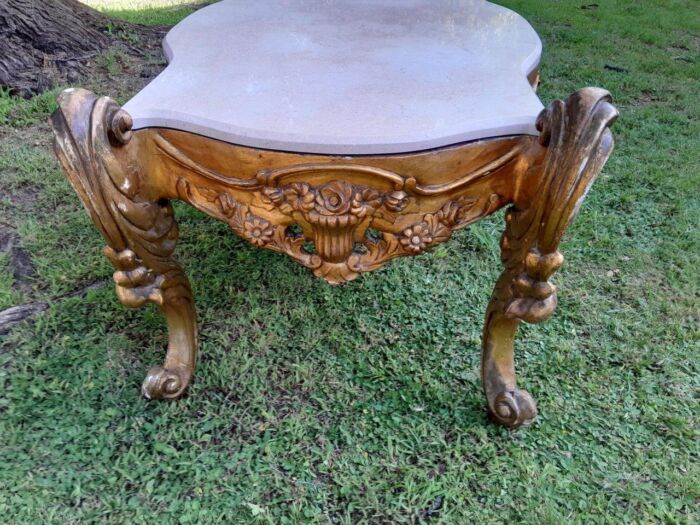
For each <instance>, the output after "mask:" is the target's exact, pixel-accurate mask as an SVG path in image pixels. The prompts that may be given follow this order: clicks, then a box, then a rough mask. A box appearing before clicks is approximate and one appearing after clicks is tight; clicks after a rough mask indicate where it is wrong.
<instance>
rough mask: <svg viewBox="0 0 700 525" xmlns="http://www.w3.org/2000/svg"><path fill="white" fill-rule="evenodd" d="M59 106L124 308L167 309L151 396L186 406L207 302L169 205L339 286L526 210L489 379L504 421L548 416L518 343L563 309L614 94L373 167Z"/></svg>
mask: <svg viewBox="0 0 700 525" xmlns="http://www.w3.org/2000/svg"><path fill="white" fill-rule="evenodd" d="M533 81H534V79H533ZM59 104H60V108H59V110H58V111H57V112H56V114H55V115H54V117H53V123H54V129H55V132H56V137H57V142H56V143H57V147H56V151H57V153H58V156H59V158H60V159H61V163H62V165H63V167H64V170H65V171H66V174H67V176H68V178H69V180H70V181H71V183H72V184H73V186H74V187H75V189H76V191H77V193H78V195H79V196H80V198H81V200H82V201H83V203H84V204H85V206H86V208H87V209H88V212H89V213H90V215H91V217H92V219H93V221H94V222H95V224H96V225H97V227H98V228H99V229H100V231H101V232H102V235H103V237H104V238H105V240H106V241H107V244H108V247H107V249H106V254H107V256H108V257H109V258H110V260H111V261H112V263H113V264H114V266H115V268H116V270H117V271H116V273H115V276H114V278H115V281H116V283H117V294H118V296H119V298H120V300H121V301H122V302H123V303H124V304H126V305H127V306H140V305H141V304H144V303H146V302H154V303H156V304H159V305H160V306H161V308H162V309H163V311H164V313H165V315H166V317H167V318H168V322H169V329H170V346H169V349H168V354H167V357H166V362H165V365H164V367H156V368H155V369H154V370H152V372H151V373H150V374H149V377H148V378H147V379H146V382H145V383H144V392H145V394H146V395H147V396H149V397H177V396H179V395H181V394H182V392H183V391H184V389H185V388H186V386H187V383H188V382H189V380H190V378H191V375H192V371H193V369H194V365H195V359H196V349H197V346H196V324H195V321H194V306H193V299H192V294H191V290H190V287H189V283H188V281H187V279H186V277H185V275H184V273H183V272H182V269H181V268H180V267H179V266H178V265H177V263H176V262H175V261H174V259H173V258H172V253H173V250H174V247H175V240H176V238H177V228H176V225H175V222H174V218H173V215H172V208H171V207H170V205H169V204H168V202H169V200H170V199H180V200H182V201H185V202H187V203H189V204H190V205H192V206H194V207H196V208H198V209H200V210H202V211H203V212H205V213H207V214H208V215H210V216H212V217H214V218H216V219H219V220H222V221H224V222H226V223H227V224H228V225H229V227H230V228H231V230H232V231H233V232H234V233H236V234H237V235H239V236H241V237H242V238H244V239H246V240H248V241H249V242H250V243H252V244H254V245H256V246H259V247H262V248H266V249H270V250H274V251H277V252H281V253H285V254H287V255H288V256H290V257H291V258H292V259H294V260H296V261H297V262H299V263H301V264H303V265H304V266H306V267H308V268H310V269H311V270H312V271H313V272H314V273H315V274H316V275H317V276H319V277H321V278H323V279H325V280H326V281H327V282H329V283H331V284H338V283H342V282H345V281H349V280H352V279H355V278H357V277H358V275H359V274H360V273H362V272H367V271H371V270H374V269H377V268H379V267H381V266H383V265H384V264H386V263H387V262H388V261H389V260H391V259H393V258H395V257H402V256H409V255H418V254H421V253H423V252H424V251H426V250H428V249H430V248H432V247H434V246H436V245H438V244H440V243H442V242H445V241H447V240H448V239H449V238H450V237H451V235H452V233H453V232H454V231H455V230H457V229H459V228H462V227H466V226H467V225H469V224H471V223H473V222H474V221H476V220H478V219H480V218H482V217H485V216H487V215H489V214H491V213H493V212H494V211H496V210H498V209H500V208H502V207H504V206H507V205H511V208H510V209H509V211H508V213H507V226H506V232H505V233H504V236H503V240H502V243H501V244H502V250H503V256H502V259H503V264H504V270H503V273H502V274H501V277H500V278H499V280H498V283H497V284H496V288H495V291H494V294H493V297H492V299H491V302H490V304H489V308H488V311H487V316H486V327H485V330H484V342H483V350H482V379H483V383H484V388H485V391H486V397H487V401H488V406H489V411H490V413H491V415H492V417H493V419H494V420H495V421H497V422H499V423H501V424H504V425H507V426H518V425H520V424H523V423H527V422H529V421H531V420H532V418H534V416H535V414H536V408H535V403H534V401H533V400H532V398H531V397H530V396H529V394H527V392H525V391H523V390H519V389H518V388H517V385H516V381H515V370H514V366H513V349H514V348H513V343H514V337H515V330H516V328H517V325H518V322H519V321H520V320H523V321H526V322H539V321H542V320H544V319H546V318H548V317H549V316H550V315H551V314H552V312H553V310H554V307H555V306H556V295H555V288H554V286H553V285H552V284H550V283H549V281H548V280H549V277H550V276H551V274H552V273H553V272H554V271H555V270H556V269H557V268H558V267H559V266H560V265H561V263H562V261H563V258H562V256H561V255H560V254H559V252H558V251H557V247H558V244H559V241H560V239H561V237H562V235H563V233H564V231H565V230H566V228H567V226H568V224H569V223H570V221H571V220H572V219H573V217H574V215H575V214H576V212H577V210H578V207H579V206H580V203H581V201H582V199H583V197H584V196H585V193H586V192H587V191H588V188H589V187H590V185H591V184H592V182H593V180H594V179H595V177H596V176H597V174H598V173H599V172H600V169H601V168H602V166H603V164H604V163H605V160H606V159H607V157H608V155H609V154H610V151H611V149H612V144H613V141H612V135H611V134H610V132H609V130H608V126H609V125H610V123H611V122H612V121H613V120H614V118H615V116H616V114H617V113H616V111H615V110H614V108H613V107H612V106H611V104H610V98H609V95H608V94H607V93H606V92H605V91H602V90H598V89H592V88H589V89H584V90H581V91H579V92H577V93H575V94H573V95H572V96H571V97H569V98H568V99H567V100H566V101H565V102H562V101H555V102H554V103H552V105H550V107H549V108H547V109H546V110H544V111H543V112H542V114H541V115H540V117H539V119H538V123H537V125H538V129H539V130H540V133H541V134H540V136H539V137H533V136H528V135H522V136H513V137H502V138H493V139H488V140H483V141H476V142H469V143H464V144H458V145H455V146H451V147H446V148H440V149H435V150H428V151H422V152H416V153H407V154H392V155H367V156H337V155H320V154H302V153H291V152H282V151H273V150H264V149H255V148H250V147H244V146H238V145H234V144H228V143H225V142H220V141H217V140H213V139H210V138H206V137H202V136H198V135H194V134H191V133H187V132H183V131H177V130H169V129H162V128H149V129H143V130H138V131H135V132H134V131H132V130H131V123H130V118H129V116H128V115H127V114H126V113H125V112H124V111H123V110H121V109H119V108H118V107H117V106H116V104H115V103H114V102H112V101H111V100H110V99H107V98H98V97H96V96H95V95H93V94H92V93H90V92H87V91H85V90H72V91H69V92H65V93H64V94H62V95H61V97H60V98H59Z"/></svg>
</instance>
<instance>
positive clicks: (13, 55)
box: [0, 0, 166, 98]
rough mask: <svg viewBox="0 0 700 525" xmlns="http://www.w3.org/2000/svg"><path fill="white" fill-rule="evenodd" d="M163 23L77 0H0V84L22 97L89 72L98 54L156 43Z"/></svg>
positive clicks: (146, 50)
mask: <svg viewBox="0 0 700 525" xmlns="http://www.w3.org/2000/svg"><path fill="white" fill-rule="evenodd" d="M165 31H166V28H163V27H150V26H142V25H138V24H131V23H128V22H125V21H123V20H117V19H114V18H111V17H108V16H106V15H104V14H102V13H100V12H98V11H95V10H94V9H91V8H89V7H87V6H85V5H83V4H81V3H80V2H78V1H77V0H53V1H51V2H40V3H39V2H35V1H33V0H4V2H2V3H1V4H0V86H2V87H5V88H7V89H9V91H10V93H11V94H14V95H18V96H21V97H24V98H29V97H32V96H34V95H36V94H38V93H41V92H43V91H46V90H48V89H51V88H52V87H53V86H54V85H56V84H64V83H75V82H78V81H79V80H80V79H81V78H86V77H89V76H90V75H91V74H92V72H93V71H92V69H93V66H94V65H95V64H99V60H97V59H98V57H100V56H101V55H103V54H104V53H105V52H106V51H107V50H110V49H118V50H119V51H120V52H121V53H123V54H125V55H131V56H143V55H148V54H150V53H151V52H153V51H155V50H157V49H159V48H160V42H161V40H162V38H163V35H164V34H165Z"/></svg>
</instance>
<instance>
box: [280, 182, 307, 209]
mask: <svg viewBox="0 0 700 525" xmlns="http://www.w3.org/2000/svg"><path fill="white" fill-rule="evenodd" d="M284 198H285V200H286V202H287V203H289V205H290V206H291V207H292V209H294V210H297V211H309V210H311V209H313V207H314V193H313V192H312V191H311V188H309V185H308V184H305V183H298V182H295V183H292V184H290V185H289V186H288V187H286V188H285V189H284ZM283 211H284V210H283Z"/></svg>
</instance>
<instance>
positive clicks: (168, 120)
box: [124, 0, 542, 155]
mask: <svg viewBox="0 0 700 525" xmlns="http://www.w3.org/2000/svg"><path fill="white" fill-rule="evenodd" d="M164 47H165V52H166V56H167V58H168V61H169V65H168V67H167V68H166V69H165V70H164V71H163V72H162V73H161V74H160V75H159V76H158V77H156V78H155V79H154V80H153V81H152V82H151V83H150V84H149V85H148V86H146V87H145V88H144V89H143V90H142V91H141V92H140V93H138V94H137V95H136V96H135V97H134V98H133V99H131V100H130V101H129V102H128V103H127V104H126V105H125V106H124V109H126V110H127V111H128V112H129V113H130V114H131V115H132V117H133V118H134V128H135V129H140V128H147V127H166V128H174V129H179V130H183V131H189V132H193V133H197V134H201V135H205V136H207V137H211V138H215V139H220V140H223V141H226V142H230V143H234V144H240V145H244V146H252V147H258V148H268V149H276V150H285V151H295V152H306V153H323V154H339V155H353V154H355V155H358V154H380V153H399V152H410V151H418V150H424V149H429V148H435V147H440V146H446V145H450V144H456V143H459V142H464V141H469V140H475V139H482V138H489V137H496V136H503V135H514V134H536V131H535V118H536V116H537V114H538V113H539V112H540V110H541V109H542V104H541V102H540V100H539V99H538V97H537V95H536V94H535V92H534V90H533V89H532V87H531V86H530V84H529V82H528V80H527V75H528V73H530V72H531V71H533V70H534V69H536V68H537V67H538V64H539V60H540V55H541V50H542V45H541V42H540V39H539V37H538V36H537V34H536V33H535V31H534V30H533V29H532V27H531V26H530V25H529V24H528V23H527V21H525V20H524V19H523V18H522V17H521V16H519V15H518V14H516V13H514V12H513V11H510V10H508V9H506V8H503V7H500V6H497V5H495V4H492V3H489V2H486V1H483V0H255V1H247V0H223V1H221V2H219V3H216V4H213V5H210V6H208V7H205V8H203V9H201V10H199V11H197V12H195V13H193V14H192V15H190V16H189V17H187V18H186V19H185V20H183V21H182V22H180V23H179V24H178V25H177V26H175V27H174V28H173V29H172V30H171V31H170V32H169V33H168V35H167V36H166V38H165V42H164Z"/></svg>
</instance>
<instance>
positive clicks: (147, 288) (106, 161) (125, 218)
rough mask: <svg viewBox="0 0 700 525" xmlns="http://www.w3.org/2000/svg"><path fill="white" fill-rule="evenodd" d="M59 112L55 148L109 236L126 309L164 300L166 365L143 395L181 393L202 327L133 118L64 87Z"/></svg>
mask: <svg viewBox="0 0 700 525" xmlns="http://www.w3.org/2000/svg"><path fill="white" fill-rule="evenodd" d="M58 102H59V109H58V110H57V111H56V112H55V113H54V115H53V116H52V123H53V128H54V132H55V135H56V141H55V150H56V154H57V155H58V158H59V160H60V161H61V165H62V166H63V169H64V171H65V172H66V176H67V177H68V180H69V181H70V183H71V184H72V186H73V188H74V189H75V191H76V192H77V193H78V196H79V197H80V199H81V201H82V202H83V204H84V206H85V208H86V209H87V211H88V213H89V215H90V217H91V218H92V221H93V222H94V223H95V225H96V226H97V228H98V229H99V230H100V232H101V233H102V236H103V237H104V239H105V241H106V242H107V247H106V248H105V255H106V256H107V257H108V258H109V260H110V261H111V263H112V264H113V265H114V268H115V273H114V281H115V283H116V292H117V297H118V298H119V300H120V301H121V303H122V304H124V305H125V306H127V307H131V308H136V307H139V306H141V305H143V304H146V303H149V302H150V303H155V304H157V305H158V306H159V307H160V309H161V311H162V312H163V314H164V315H165V317H166V319H167V323H168V331H169V342H168V351H167V355H166V358H165V363H164V366H162V367H161V366H156V367H153V368H151V370H150V371H149V373H148V376H147V377H146V380H145V381H144V383H143V394H144V395H145V396H146V397H148V398H152V399H171V398H176V397H179V396H180V395H181V394H182V393H183V392H184V391H185V389H186V388H187V385H188V384H189V382H190V380H191V378H192V373H193V371H194V367H195V363H196V358H197V325H196V320H195V311H194V300H193V297H192V289H191V287H190V284H189V281H188V280H187V277H186V276H185V274H184V272H183V270H182V268H181V267H180V266H179V265H178V264H177V262H175V260H174V258H173V251H174V249H175V243H176V240H177V234H178V232H177V224H176V223H175V219H174V216H173V210H172V207H171V206H170V204H169V203H168V202H167V201H166V200H162V199H158V198H157V197H156V198H154V197H153V195H154V194H156V193H157V192H155V191H154V190H153V188H149V187H148V181H147V180H144V178H143V177H142V176H141V174H140V171H139V168H138V166H139V162H138V159H137V158H136V156H137V149H138V148H137V147H136V146H135V145H134V141H132V132H131V117H130V116H129V115H128V114H127V113H126V112H125V111H123V110H121V109H120V108H119V107H118V106H117V104H116V103H115V102H114V101H112V100H111V99H109V98H107V97H100V98H98V97H97V96H95V95H94V94H93V93H90V92H89V91H86V90H82V89H72V90H66V91H65V92H63V93H62V94H61V95H60V96H59V99H58Z"/></svg>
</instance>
